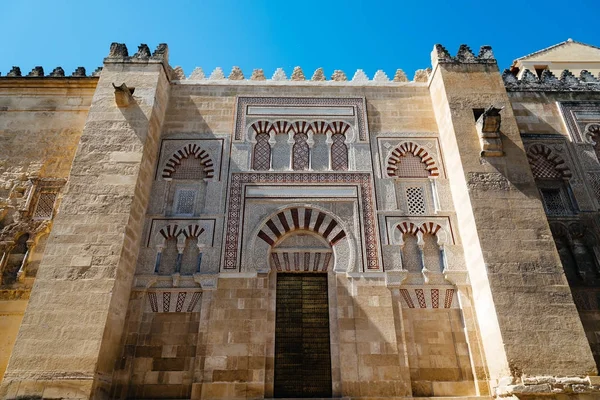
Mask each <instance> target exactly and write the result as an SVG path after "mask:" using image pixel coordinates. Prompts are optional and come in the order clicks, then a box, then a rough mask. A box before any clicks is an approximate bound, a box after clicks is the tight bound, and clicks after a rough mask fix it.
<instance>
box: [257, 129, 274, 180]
mask: <svg viewBox="0 0 600 400" xmlns="http://www.w3.org/2000/svg"><path fill="white" fill-rule="evenodd" d="M270 168H271V145H270V144H269V135H268V134H267V133H260V134H258V135H256V144H255V145H254V153H253V155H252V169H254V170H255V171H268V170H269V169H270Z"/></svg>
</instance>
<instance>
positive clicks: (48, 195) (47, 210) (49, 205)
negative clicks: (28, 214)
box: [33, 192, 56, 219]
mask: <svg viewBox="0 0 600 400" xmlns="http://www.w3.org/2000/svg"><path fill="white" fill-rule="evenodd" d="M55 200H56V193H54V192H42V193H40V195H39V197H38V201H37V205H36V207H35V212H34V213H33V218H37V219H51V218H52V212H53V210H54V201H55Z"/></svg>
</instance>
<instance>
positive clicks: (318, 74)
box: [310, 68, 326, 82]
mask: <svg viewBox="0 0 600 400" xmlns="http://www.w3.org/2000/svg"><path fill="white" fill-rule="evenodd" d="M310 80H311V81H317V82H319V81H325V80H326V78H325V73H324V72H323V68H317V69H316V70H315V73H314V74H313V76H312V78H311V79H310Z"/></svg>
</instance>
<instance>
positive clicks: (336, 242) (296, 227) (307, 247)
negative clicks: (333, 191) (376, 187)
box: [253, 206, 352, 272]
mask: <svg viewBox="0 0 600 400" xmlns="http://www.w3.org/2000/svg"><path fill="white" fill-rule="evenodd" d="M260 226H261V228H260V230H259V231H258V232H257V233H256V236H255V238H256V239H255V240H257V243H256V245H254V246H253V247H254V249H255V257H256V258H258V259H264V257H265V255H268V259H269V263H270V265H271V268H272V269H274V270H276V271H279V272H327V271H328V270H330V269H331V268H333V267H334V264H335V268H336V270H337V269H339V268H347V266H346V264H347V263H348V262H350V263H351V262H352V261H351V260H352V257H350V258H349V251H351V250H350V249H351V247H349V246H351V245H350V243H349V242H348V240H343V239H345V238H347V233H346V230H345V229H344V228H343V227H342V225H341V224H340V223H339V222H338V221H337V220H336V218H335V217H333V216H331V215H329V214H328V213H327V212H324V211H322V210H319V209H317V208H313V207H310V206H306V207H291V208H287V209H284V210H280V211H278V212H276V213H275V214H273V215H272V216H271V217H269V218H268V219H267V220H266V221H264V222H263V223H262V224H261V225H260ZM258 239H260V240H258ZM334 246H335V247H334ZM336 249H337V250H336ZM334 253H335V254H336V256H335V257H334Z"/></svg>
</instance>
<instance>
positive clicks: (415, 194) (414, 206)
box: [406, 186, 425, 215]
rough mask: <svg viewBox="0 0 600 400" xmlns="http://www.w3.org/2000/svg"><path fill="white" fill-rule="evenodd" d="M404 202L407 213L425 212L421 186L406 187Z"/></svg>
mask: <svg viewBox="0 0 600 400" xmlns="http://www.w3.org/2000/svg"><path fill="white" fill-rule="evenodd" d="M406 204H407V206H408V213H409V214H412V215H423V214H425V194H424V193H423V187H421V186H409V187H407V188H406Z"/></svg>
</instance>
